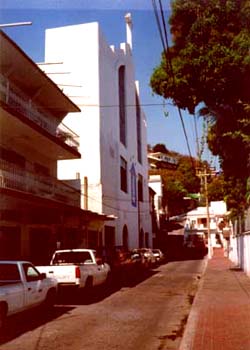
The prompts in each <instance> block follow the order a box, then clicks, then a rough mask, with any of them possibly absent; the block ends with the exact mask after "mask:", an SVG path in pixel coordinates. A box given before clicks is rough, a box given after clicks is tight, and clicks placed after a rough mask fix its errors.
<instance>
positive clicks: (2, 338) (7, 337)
mask: <svg viewBox="0 0 250 350" xmlns="http://www.w3.org/2000/svg"><path fill="white" fill-rule="evenodd" d="M72 309H73V307H69V306H55V307H53V308H52V309H51V310H49V311H44V310H42V309H41V307H39V308H35V309H32V310H29V311H25V312H22V313H19V314H17V315H13V316H10V317H9V318H7V320H6V322H5V324H4V326H3V328H2V330H1V334H0V345H2V344H4V343H7V342H9V341H11V340H12V339H15V338H17V337H19V336H20V335H22V334H24V333H26V332H29V331H32V330H34V329H35V328H37V327H40V326H42V325H44V324H46V323H48V322H50V321H52V320H54V319H56V318H58V317H60V316H61V315H63V314H65V313H67V312H69V311H71V310H72Z"/></svg>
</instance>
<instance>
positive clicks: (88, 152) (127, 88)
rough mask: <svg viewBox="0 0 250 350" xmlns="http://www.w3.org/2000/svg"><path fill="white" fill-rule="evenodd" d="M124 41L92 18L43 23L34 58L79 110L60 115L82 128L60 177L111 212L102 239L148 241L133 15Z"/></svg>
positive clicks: (98, 208) (89, 203)
mask: <svg viewBox="0 0 250 350" xmlns="http://www.w3.org/2000/svg"><path fill="white" fill-rule="evenodd" d="M124 29H126V42H125V43H122V44H120V47H118V48H116V47H114V46H110V45H108V43H107V41H106V39H105V37H104V35H103V34H102V32H101V29H100V25H99V23H97V22H93V23H85V24H79V25H72V26H66V27H60V28H53V29H48V30H46V36H45V38H46V39H45V62H44V63H42V64H40V67H41V69H42V70H44V71H45V72H46V73H47V74H48V76H50V77H51V78H52V79H53V80H54V81H55V82H56V84H58V86H59V87H61V88H62V89H63V91H64V93H65V94H66V95H68V96H69V97H70V98H71V99H72V100H73V101H74V103H75V104H76V105H77V106H78V107H79V108H80V109H81V110H82V112H81V113H80V115H79V116H78V119H77V121H76V119H74V118H73V117H72V114H69V115H68V116H67V118H66V119H65V123H66V124H67V125H68V126H69V127H70V128H71V129H72V130H77V133H78V134H79V136H80V151H81V154H82V158H81V159H78V160H63V161H60V162H59V165H58V174H59V176H60V178H61V179H76V178H79V179H80V181H81V193H82V203H81V206H82V208H84V209H91V210H93V211H95V212H98V213H100V214H105V215H113V216H114V217H115V218H116V219H115V220H114V221H112V222H110V223H106V224H105V226H104V230H103V236H102V238H103V243H104V245H105V246H106V247H113V246H117V245H119V246H124V247H125V248H134V247H138V246H141V247H142V246H152V228H151V226H152V225H151V218H150V203H149V188H148V162H147V134H146V132H147V127H146V117H145V115H144V112H143V110H142V108H141V106H140V98H139V84H138V83H137V82H135V71H134V63H133V52H132V20H131V16H130V14H128V15H126V16H125V26H124Z"/></svg>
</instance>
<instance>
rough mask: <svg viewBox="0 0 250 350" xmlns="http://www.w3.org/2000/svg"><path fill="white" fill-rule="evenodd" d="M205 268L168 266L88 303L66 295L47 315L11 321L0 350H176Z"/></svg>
mask: <svg viewBox="0 0 250 350" xmlns="http://www.w3.org/2000/svg"><path fill="white" fill-rule="evenodd" d="M205 264H206V261H205V260H193V261H191V260H190V261H176V262H170V263H168V264H165V265H162V266H161V267H159V268H156V269H155V270H152V271H151V272H150V274H148V275H147V276H144V277H145V278H144V279H141V281H137V282H134V283H132V282H130V283H127V284H126V285H124V286H122V287H121V288H116V289H114V290H112V291H111V292H107V291H106V294H105V293H104V291H102V293H101V294H98V293H97V294H96V295H95V297H94V298H93V299H92V300H90V301H87V300H84V299H83V298H80V299H78V298H77V297H76V296H74V295H70V296H67V298H63V299H61V301H60V305H57V306H56V307H55V308H54V310H53V312H52V313H51V314H50V315H44V314H41V313H40V311H38V310H36V311H32V312H29V313H27V314H25V315H22V316H15V317H12V318H11V319H10V320H9V321H8V323H7V325H6V329H5V331H4V334H3V336H2V339H1V345H0V349H1V350H45V349H46V350H52V349H53V350H54V349H61V350H84V349H88V350H97V349H100V348H102V349H105V350H106V349H109V350H112V349H119V350H123V349H124V350H125V349H126V350H129V349H131V350H132V349H133V350H134V349H136V350H140V349H143V350H154V349H155V350H156V349H158V350H159V349H161V350H164V349H165V350H166V349H167V350H174V349H178V347H179V345H180V341H181V337H182V335H183V330H184V326H185V323H186V320H187V316H188V314H189V311H190V308H191V304H192V301H193V296H194V294H195V291H196V290H197V285H198V283H199V280H200V275H201V274H202V272H203V269H204V266H205Z"/></svg>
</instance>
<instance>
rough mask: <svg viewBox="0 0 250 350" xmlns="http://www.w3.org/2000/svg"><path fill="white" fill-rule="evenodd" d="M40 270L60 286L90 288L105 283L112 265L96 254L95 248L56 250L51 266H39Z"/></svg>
mask: <svg viewBox="0 0 250 350" xmlns="http://www.w3.org/2000/svg"><path fill="white" fill-rule="evenodd" d="M37 269H38V270H39V271H40V272H45V273H46V275H47V276H51V277H54V278H55V279H56V280H57V282H58V286H59V287H65V286H68V287H76V288H85V290H89V289H90V288H91V287H93V286H97V285H100V284H104V283H105V282H107V280H108V279H109V277H110V266H109V265H108V264H106V263H104V262H103V261H102V260H101V259H98V258H97V256H96V251H95V250H93V249H67V250H56V251H55V253H54V254H53V257H52V259H51V262H50V265H49V266H37Z"/></svg>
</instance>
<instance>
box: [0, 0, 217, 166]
mask: <svg viewBox="0 0 250 350" xmlns="http://www.w3.org/2000/svg"><path fill="white" fill-rule="evenodd" d="M169 3H170V0H168V1H165V2H164V9H165V10H166V12H165V15H166V20H167V18H168V16H169V14H170V5H169ZM127 12H131V14H132V20H133V56H134V62H135V73H136V79H137V80H139V82H140V95H141V104H142V106H143V109H144V112H145V114H146V117H147V125H148V143H149V144H150V145H155V144H157V143H163V144H165V145H166V147H167V148H168V149H169V150H173V151H177V152H180V153H182V154H188V148H187V143H186V140H185V137H184V133H183V129H182V126H181V122H180V118H179V115H178V111H177V109H176V107H173V106H172V105H171V101H165V102H164V101H163V98H162V97H159V96H156V95H153V94H152V91H151V88H150V86H149V81H150V76H151V74H152V72H153V69H154V68H155V67H156V66H157V65H158V64H159V62H160V58H161V52H162V45H161V41H160V36H159V33H158V29H157V24H156V20H155V16H154V13H153V7H152V3H151V1H150V0H71V1H69V0H1V2H0V23H1V24H5V23H13V22H23V21H32V25H31V26H23V27H12V28H5V29H4V31H5V32H6V34H8V35H9V36H10V37H11V38H12V39H13V40H14V41H15V42H16V43H17V44H18V45H19V46H20V47H21V48H22V49H23V50H24V51H25V52H26V54H28V55H29V56H30V57H31V58H32V59H33V60H34V61H35V62H41V61H43V60H44V36H45V29H46V28H54V27H59V26H64V25H70V24H79V23H87V22H96V21H97V22H99V23H100V25H101V28H102V32H103V33H104V36H105V37H106V40H107V42H108V43H109V44H110V45H115V46H119V44H120V43H121V42H125V41H126V30H125V21H124V15H125V14H126V13H127ZM163 103H165V106H163ZM164 112H168V117H166V116H165V113H164ZM183 118H184V123H185V126H186V130H187V133H188V140H189V144H190V149H191V153H192V155H193V156H195V155H196V139H195V131H194V130H195V128H194V118H193V116H190V115H188V113H186V112H185V111H183ZM201 124H202V121H201V120H200V122H199V123H198V130H199V137H201ZM205 157H206V158H207V159H208V157H209V155H208V154H205ZM208 160H211V159H210V157H209V159H208Z"/></svg>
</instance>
